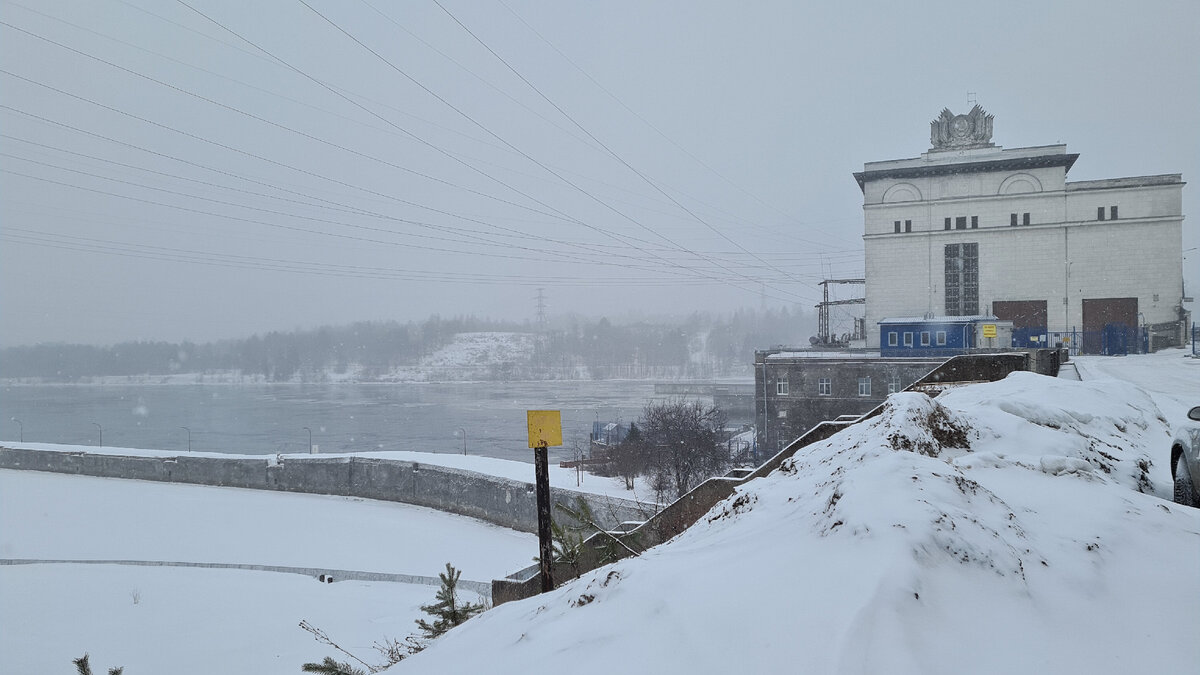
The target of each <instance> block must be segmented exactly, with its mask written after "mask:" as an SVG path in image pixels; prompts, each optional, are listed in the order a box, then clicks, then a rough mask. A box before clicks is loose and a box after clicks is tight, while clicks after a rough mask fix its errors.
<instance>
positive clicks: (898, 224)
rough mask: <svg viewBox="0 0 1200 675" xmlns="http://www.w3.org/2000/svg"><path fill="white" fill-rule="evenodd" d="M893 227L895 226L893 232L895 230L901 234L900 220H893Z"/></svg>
mask: <svg viewBox="0 0 1200 675" xmlns="http://www.w3.org/2000/svg"><path fill="white" fill-rule="evenodd" d="M892 227H893V228H894V229H893V232H895V233H896V234H900V221H898V220H893V221H892Z"/></svg>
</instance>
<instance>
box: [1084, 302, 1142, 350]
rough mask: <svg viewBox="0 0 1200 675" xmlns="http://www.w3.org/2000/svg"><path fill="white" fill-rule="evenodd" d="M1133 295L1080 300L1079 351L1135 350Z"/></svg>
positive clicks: (1135, 308) (1134, 304) (1134, 305)
mask: <svg viewBox="0 0 1200 675" xmlns="http://www.w3.org/2000/svg"><path fill="white" fill-rule="evenodd" d="M1137 315H1138V301H1137V298H1093V299H1084V301H1083V353H1084V354H1107V355H1116V354H1128V353H1129V351H1130V350H1131V349H1132V350H1133V351H1135V352H1136V351H1138V350H1137V325H1138V324H1137Z"/></svg>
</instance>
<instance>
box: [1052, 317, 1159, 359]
mask: <svg viewBox="0 0 1200 675" xmlns="http://www.w3.org/2000/svg"><path fill="white" fill-rule="evenodd" d="M1046 343H1047V344H1046V346H1048V347H1064V348H1066V349H1067V350H1068V351H1069V352H1070V354H1071V356H1078V355H1080V354H1102V355H1105V356H1125V355H1127V354H1146V353H1148V352H1149V351H1150V331H1149V330H1148V329H1147V328H1146V327H1145V326H1126V325H1125V324H1120V323H1110V324H1108V325H1107V326H1105V327H1104V330H1100V331H1082V330H1075V329H1072V330H1069V331H1050V332H1047V333H1046Z"/></svg>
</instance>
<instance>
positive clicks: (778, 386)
mask: <svg viewBox="0 0 1200 675" xmlns="http://www.w3.org/2000/svg"><path fill="white" fill-rule="evenodd" d="M775 393H776V394H777V395H779V396H787V395H788V380H787V375H784V376H782V377H780V378H779V379H778V380H775Z"/></svg>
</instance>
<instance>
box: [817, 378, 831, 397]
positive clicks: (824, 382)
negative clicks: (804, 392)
mask: <svg viewBox="0 0 1200 675" xmlns="http://www.w3.org/2000/svg"><path fill="white" fill-rule="evenodd" d="M831 393H833V383H832V382H830V381H829V378H828V377H822V378H821V379H819V380H817V395H818V396H829V395H830V394H831Z"/></svg>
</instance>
